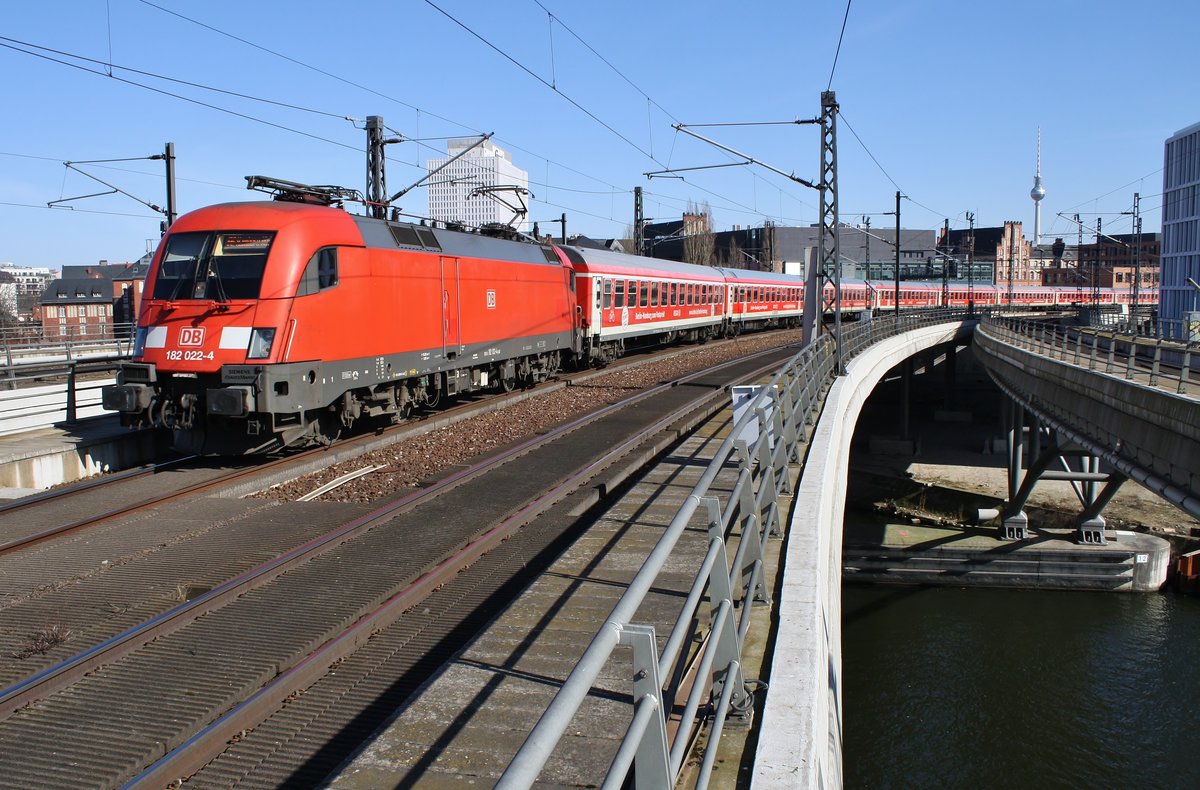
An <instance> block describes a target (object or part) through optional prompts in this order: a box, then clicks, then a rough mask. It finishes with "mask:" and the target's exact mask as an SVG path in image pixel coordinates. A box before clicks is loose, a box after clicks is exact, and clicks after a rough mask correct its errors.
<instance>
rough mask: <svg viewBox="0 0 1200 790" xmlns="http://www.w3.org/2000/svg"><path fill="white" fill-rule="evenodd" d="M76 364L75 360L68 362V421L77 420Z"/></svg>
mask: <svg viewBox="0 0 1200 790" xmlns="http://www.w3.org/2000/svg"><path fill="white" fill-rule="evenodd" d="M75 364H76V363H74V362H68V363H67V422H75V418H76V416H77V411H76V409H77V403H78V401H77V396H76V394H75V385H76V376H75Z"/></svg>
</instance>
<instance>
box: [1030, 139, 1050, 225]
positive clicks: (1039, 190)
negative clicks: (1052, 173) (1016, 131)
mask: <svg viewBox="0 0 1200 790" xmlns="http://www.w3.org/2000/svg"><path fill="white" fill-rule="evenodd" d="M1029 197H1031V198H1033V243H1034V245H1035V246H1036V245H1038V244H1041V243H1042V198H1044V197H1046V188H1045V187H1044V186H1042V127H1040V126H1039V127H1038V132H1037V170H1035V171H1034V176H1033V189H1031V190H1029Z"/></svg>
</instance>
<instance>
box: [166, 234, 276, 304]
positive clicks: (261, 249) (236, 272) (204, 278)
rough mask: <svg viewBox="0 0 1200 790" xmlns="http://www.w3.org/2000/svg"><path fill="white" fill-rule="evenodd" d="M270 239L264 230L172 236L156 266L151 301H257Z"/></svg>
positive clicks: (269, 235) (272, 237) (270, 235)
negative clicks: (160, 261)
mask: <svg viewBox="0 0 1200 790" xmlns="http://www.w3.org/2000/svg"><path fill="white" fill-rule="evenodd" d="M274 238H275V234H274V233H273V232H267V231H232V232H227V231H222V232H218V233H212V232H198V233H175V234H172V235H171V236H170V237H169V238H168V239H167V249H166V250H165V251H163V256H162V263H161V264H160V265H159V267H158V279H157V280H156V281H155V284H154V298H155V299H165V300H167V301H175V300H176V299H206V300H208V299H211V300H215V301H218V302H226V301H229V300H230V299H257V298H258V293H259V290H260V288H261V286H262V278H263V270H264V269H265V268H266V265H267V253H268V252H269V251H270V249H271V242H272V241H273V240H274Z"/></svg>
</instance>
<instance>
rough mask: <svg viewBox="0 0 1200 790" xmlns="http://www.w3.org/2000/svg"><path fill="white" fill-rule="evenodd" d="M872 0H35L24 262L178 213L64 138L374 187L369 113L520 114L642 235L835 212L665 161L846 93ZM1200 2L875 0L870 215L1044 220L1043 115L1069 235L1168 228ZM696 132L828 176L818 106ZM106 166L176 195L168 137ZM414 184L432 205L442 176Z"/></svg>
mask: <svg viewBox="0 0 1200 790" xmlns="http://www.w3.org/2000/svg"><path fill="white" fill-rule="evenodd" d="M438 9H441V10H440V11H439V10H438ZM845 9H846V4H845V3H844V2H842V0H826V1H824V2H816V1H815V0H814V1H811V2H795V1H793V2H781V1H779V0H776V1H775V2H765V1H762V0H744V2H740V3H737V4H732V3H728V2H709V1H708V0H691V1H690V2H679V1H678V0H660V1H659V2H653V1H652V2H640V3H635V2H630V1H629V0H607V2H603V3H601V2H579V1H578V0H576V2H567V1H566V0H506V1H505V2H490V3H482V2H476V1H475V0H433V2H432V3H431V2H428V1H427V0H395V1H394V2H389V3H378V2H374V3H360V2H354V1H353V0H345V1H344V2H341V3H329V2H311V1H310V0H288V2H277V0H241V2H230V1H229V0H203V1H201V0H175V1H173V0H152V1H151V0H58V2H54V3H32V2H22V3H18V2H15V0H9V2H6V3H5V4H4V10H5V13H4V16H3V22H2V23H0V36H2V37H3V38H0V44H3V45H5V46H3V47H0V69H3V73H4V79H3V80H2V81H0V97H2V98H3V104H4V107H5V110H6V112H5V123H4V124H3V125H2V126H0V262H12V263H16V264H18V265H23V266H51V267H60V266H62V265H64V264H80V263H94V262H95V261H97V260H101V259H105V260H109V261H126V260H132V259H136V258H137V257H138V256H139V255H141V254H142V253H143V252H144V251H145V250H146V248H147V245H148V244H153V243H154V242H155V241H156V240H157V238H158V235H159V233H158V223H159V219H160V218H159V217H158V216H156V215H155V214H154V212H153V211H151V210H150V209H148V208H146V207H144V206H142V205H141V204H139V203H137V202H135V201H134V200H132V199H130V198H128V197H125V196H123V195H120V194H115V195H107V196H102V197H95V198H89V199H86V200H77V201H71V202H69V203H67V204H66V205H69V206H73V207H74V208H73V210H71V209H48V208H46V207H45V204H46V203H47V202H48V201H53V200H58V199H60V198H69V197H74V196H79V195H87V194H91V193H95V192H101V191H104V190H105V189H106V187H104V186H102V185H100V184H98V183H96V182H94V181H90V180H88V179H87V178H86V177H85V176H83V175H80V174H79V173H76V172H73V171H69V170H67V169H66V168H64V167H63V165H62V162H63V161H64V160H72V161H81V160H92V159H111V158H125V157H143V156H149V155H152V154H155V153H160V152H161V151H162V149H163V146H164V144H165V143H166V142H167V141H171V142H173V143H174V144H175V149H176V155H177V157H178V162H177V176H178V203H179V207H180V210H181V211H187V210H190V209H194V208H198V207H201V206H204V205H209V204H212V203H218V202H227V201H236V200H245V199H258V198H259V197H265V196H262V195H260V194H259V193H248V192H247V191H246V190H245V188H244V186H245V181H244V176H246V175H252V174H263V175H269V176H275V177H278V178H284V179H288V180H292V181H301V182H305V183H314V184H339V185H343V186H348V187H353V188H357V189H363V188H364V181H365V154H364V153H363V148H364V145H365V140H366V135H365V132H363V131H362V128H361V127H362V123H361V119H363V118H365V117H366V116H367V115H381V116H383V118H384V120H385V122H386V124H387V125H388V126H389V127H390V128H391V129H393V130H395V131H396V132H397V133H399V134H401V135H403V136H405V137H406V138H410V139H424V138H439V137H445V136H460V135H468V134H472V133H475V132H479V131H490V132H494V133H495V135H496V141H497V142H498V143H499V144H500V145H501V146H503V147H505V148H507V149H508V150H509V151H510V152H511V153H512V154H513V158H514V160H515V162H516V163H517V165H518V166H520V167H522V168H524V169H526V170H527V171H528V172H529V175H530V182H531V183H530V189H531V191H532V192H533V193H534V196H535V199H534V200H533V202H532V206H531V209H530V218H531V219H533V220H540V221H542V222H545V221H546V220H549V219H555V218H557V217H558V216H559V215H560V214H561V213H562V212H566V214H567V223H568V229H569V230H570V231H571V232H573V233H575V232H579V233H586V234H588V235H591V236H597V237H605V236H614V235H617V236H619V235H624V233H625V229H626V228H627V227H628V226H629V225H630V224H631V222H632V203H633V200H632V190H633V187H635V186H642V187H643V188H644V189H645V191H646V215H647V216H649V217H653V218H656V219H665V218H670V217H676V218H677V217H678V216H679V215H680V213H681V212H682V211H683V210H684V208H685V207H686V205H687V203H688V201H694V202H696V203H703V202H708V203H709V204H710V206H711V208H712V212H713V216H714V221H715V224H716V226H717V228H718V229H725V228H729V227H732V226H734V225H741V226H746V225H757V224H761V223H762V222H763V221H764V219H771V220H772V221H774V222H777V223H784V224H810V223H813V222H815V221H816V219H817V208H816V207H817V196H816V193H815V192H813V191H811V190H809V189H806V188H805V187H803V186H800V185H798V184H794V183H792V182H791V181H789V180H787V179H785V178H783V177H780V176H778V175H775V174H773V173H770V172H768V171H766V170H763V169H761V168H755V167H753V166H749V167H726V168H721V169H715V170H710V171H698V172H691V173H688V174H686V176H687V178H686V180H678V179H664V178H654V179H652V180H648V179H646V177H645V176H644V175H643V174H644V173H645V172H647V171H654V170H663V169H665V168H667V167H694V166H699V165H709V164H718V163H723V162H728V161H730V158H729V157H728V156H727V155H725V154H723V153H721V152H720V151H718V150H716V149H715V148H712V147H710V146H708V145H706V144H704V143H702V142H700V141H697V140H694V139H692V138H689V137H687V136H686V135H682V134H679V133H677V132H676V131H675V130H674V129H673V128H672V124H673V123H676V122H681V123H685V124H698V123H707V122H732V121H788V120H795V119H808V118H813V117H816V116H817V115H819V112H820V93H821V91H823V90H825V89H826V87H827V86H828V85H829V84H830V74H831V69H832V66H833V62H834V53H835V50H836V49H837V45H838V34H839V30H840V29H841V26H842V20H843V14H844V12H845ZM443 12H444V13H443ZM455 19H457V20H458V21H459V22H461V23H462V24H461V25H460V24H458V23H456V22H455V21H454V20H455ZM463 25H465V26H466V27H468V28H470V29H471V30H473V31H475V33H477V34H478V35H479V36H481V37H483V38H485V39H487V41H488V42H490V43H491V45H494V47H495V48H497V49H499V50H502V51H503V52H504V53H506V54H507V56H508V57H506V56H505V55H503V54H500V53H499V52H497V51H496V49H493V48H492V47H491V46H489V44H488V43H485V42H484V41H481V40H480V38H478V37H476V36H475V35H473V34H472V33H471V32H469V31H468V30H466V29H464V27H463ZM1198 29H1200V3H1196V2H1194V0H1146V1H1145V2H1141V3H1138V4H1136V5H1134V4H1129V3H1117V2H1112V1H1111V0H1092V1H1091V2H1083V0H1042V2H1035V1H1034V0H1028V1H1027V0H1011V1H1010V2H980V1H978V0H909V1H904V0H896V1H895V2H885V1H884V0H853V2H852V5H851V6H850V13H849V18H848V21H847V24H846V30H845V36H844V39H843V41H842V45H841V51H840V54H839V56H838V61H837V67H836V70H834V71H833V79H832V88H833V90H835V91H836V92H837V98H838V101H839V103H840V104H841V108H842V116H841V119H840V126H839V169H840V176H839V177H840V183H839V186H840V207H841V216H842V218H843V221H847V222H853V221H857V220H858V219H859V218H860V217H861V216H862V215H864V214H879V213H882V212H887V211H890V210H891V209H892V207H893V204H894V200H895V197H894V195H895V192H896V190H897V188H899V189H900V190H902V191H903V192H904V193H905V195H907V196H908V198H909V199H907V200H905V201H904V202H903V204H902V207H901V212H902V215H903V216H902V219H903V224H904V225H905V227H936V226H940V225H941V224H942V221H943V219H946V218H948V219H949V220H950V223H951V226H952V227H965V226H966V219H965V212H967V211H972V212H974V213H975V216H976V225H977V226H988V225H997V224H1000V223H1001V222H1003V221H1004V220H1008V219H1018V220H1022V221H1024V223H1025V228H1026V235H1027V236H1028V235H1030V234H1031V232H1032V225H1033V209H1032V202H1031V201H1030V199H1029V189H1030V187H1031V186H1032V184H1033V171H1034V158H1035V144H1036V134H1037V128H1038V126H1040V127H1041V130H1042V175H1043V180H1044V183H1045V186H1046V189H1047V196H1046V199H1045V201H1044V202H1043V204H1042V205H1043V235H1047V234H1048V235H1050V237H1051V238H1053V236H1055V235H1062V236H1065V237H1067V239H1068V241H1073V240H1074V238H1075V226H1074V224H1073V223H1071V222H1068V221H1066V220H1063V219H1061V218H1058V217H1057V216H1056V214H1057V213H1059V212H1062V213H1065V214H1068V215H1070V214H1073V213H1075V212H1079V213H1081V214H1082V216H1083V219H1084V221H1085V222H1086V223H1087V224H1088V225H1089V226H1091V225H1094V223H1095V219H1096V217H1097V216H1103V218H1104V227H1105V230H1106V231H1108V232H1128V231H1129V230H1130V218H1129V217H1128V216H1125V215H1122V214H1121V213H1120V212H1122V211H1127V210H1129V209H1130V208H1131V207H1132V203H1133V193H1134V192H1135V191H1140V193H1141V195H1142V211H1143V216H1144V220H1143V229H1144V230H1146V231H1157V230H1159V228H1160V224H1161V212H1160V211H1159V206H1160V204H1161V198H1160V197H1159V196H1158V195H1159V193H1161V191H1162V172H1161V168H1162V164H1163V163H1162V156H1163V141H1164V140H1165V139H1166V138H1167V137H1168V136H1170V135H1171V134H1173V133H1174V132H1175V131H1177V130H1179V129H1181V128H1183V127H1185V126H1189V125H1191V124H1193V123H1196V122H1200V87H1197V82H1196V80H1197V74H1198V64H1197V61H1196V55H1195V52H1196V50H1195V44H1194V41H1193V39H1194V36H1195V33H1196V31H1197V30H1198ZM18 42H23V43H18ZM29 45H34V47H42V48H47V49H40V50H37V49H34V48H33V47H31V46H29ZM14 47H16V48H18V49H20V50H26V51H17V50H16V49H13V48H14ZM28 50H33V51H36V52H39V53H40V54H41V55H43V56H44V57H37V56H35V55H31V54H28ZM48 50H57V51H58V52H51V51H48ZM509 57H511V60H510V59H509ZM47 58H53V59H54V60H49V59H47ZM81 58H86V59H91V61H88V60H82V59H81ZM54 61H66V62H67V63H71V64H74V66H71V65H63V64H62V63H59V62H54ZM513 61H516V63H514V62H513ZM108 64H111V74H112V76H111V77H110V76H108V75H109V71H110V66H109V65H108ZM518 64H519V65H518ZM80 67H82V68H80ZM85 69H86V70H85ZM133 70H139V71H141V72H148V74H143V73H137V72H135V71H133ZM152 75H157V76H152ZM161 77H168V78H171V79H172V80H176V82H170V81H166V80H163V79H161ZM132 83H140V86H139V85H135V84H132ZM185 83H192V84H185ZM547 83H549V85H548V84H547ZM142 86H145V87H142ZM550 86H553V87H550ZM209 88H216V89H220V90H221V91H227V92H228V93H219V92H215V91H213V90H209ZM233 93H236V94H243V96H234V95H231V94H233ZM168 94H176V95H174V96H173V95H168ZM180 97H184V98H180ZM246 97H255V99H251V98H246ZM256 99H262V100H268V101H269V102H273V103H268V102H267V101H259V100H256ZM204 105H211V106H204ZM285 105H290V106H285ZM580 108H583V109H580ZM585 110H586V112H585ZM593 116H594V117H593ZM347 117H348V118H352V119H358V122H357V123H356V122H353V121H350V120H346V118H347ZM851 129H853V132H855V133H857V135H858V137H859V138H861V141H862V142H861V144H860V142H859V140H857V139H855V136H854V134H852V133H851ZM698 131H700V132H701V133H702V134H705V135H706V136H710V137H712V138H714V139H717V140H719V141H721V142H722V143H724V144H726V145H728V146H731V147H733V148H736V149H738V150H741V151H744V152H745V153H747V154H749V155H751V156H753V157H755V158H756V159H759V160H762V161H764V162H767V163H769V164H771V165H773V166H775V167H777V168H779V169H781V170H784V171H787V172H794V173H795V174H796V175H797V176H799V177H802V178H805V179H808V180H811V181H815V180H817V178H818V151H819V137H818V133H817V130H816V128H815V127H812V126H797V125H791V124H788V125H782V126H754V127H745V128H719V129H700V130H698ZM864 144H865V147H864ZM444 145H445V143H444V141H442V140H437V139H431V140H428V141H426V142H422V143H418V142H408V143H405V144H403V145H393V146H389V148H388V156H389V161H388V186H389V191H391V192H396V191H398V190H399V189H400V188H402V187H404V186H406V185H408V184H409V183H411V182H413V181H415V180H417V179H418V178H420V176H421V174H422V171H421V170H420V169H419V165H420V164H422V163H423V162H424V161H425V160H426V159H427V158H429V157H431V156H435V155H437V153H438V151H440V150H444ZM81 167H84V168H85V169H87V170H88V172H90V173H92V174H93V175H95V176H97V177H99V178H101V179H103V180H105V181H108V182H109V183H111V184H113V185H114V186H117V187H119V188H121V189H122V190H124V191H126V192H129V193H131V194H133V195H135V196H137V197H139V198H141V199H143V200H146V201H148V202H151V203H156V204H159V205H163V204H164V203H165V188H164V179H163V175H162V172H163V170H162V164H161V163H160V162H153V161H132V162H119V163H111V164H108V165H103V166H81ZM400 204H401V206H402V207H403V208H404V210H405V211H408V212H412V213H414V214H418V215H419V214H422V213H423V212H424V210H425V193H424V190H422V189H417V190H414V191H412V192H410V193H409V194H408V195H406V196H405V198H404V199H403V200H402V201H400ZM893 222H894V219H893V218H892V217H887V216H876V217H873V218H872V224H873V225H875V226H879V225H891V223H893ZM542 227H543V228H544V229H546V230H556V229H557V226H555V225H545V224H543V226H542Z"/></svg>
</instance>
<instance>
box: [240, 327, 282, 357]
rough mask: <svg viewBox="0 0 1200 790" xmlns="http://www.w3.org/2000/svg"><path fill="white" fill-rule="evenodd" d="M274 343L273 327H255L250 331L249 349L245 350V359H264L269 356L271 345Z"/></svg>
mask: <svg viewBox="0 0 1200 790" xmlns="http://www.w3.org/2000/svg"><path fill="white" fill-rule="evenodd" d="M274 343H275V328H274V327H266V328H262V329H260V328H258V327H255V328H254V331H252V332H251V333H250V350H249V351H247V352H246V359H266V358H267V357H269V356H271V346H272V345H274Z"/></svg>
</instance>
